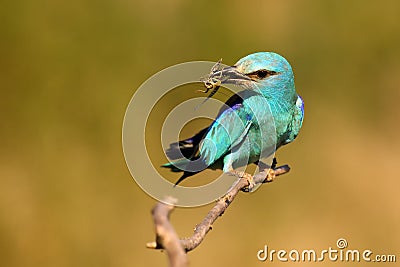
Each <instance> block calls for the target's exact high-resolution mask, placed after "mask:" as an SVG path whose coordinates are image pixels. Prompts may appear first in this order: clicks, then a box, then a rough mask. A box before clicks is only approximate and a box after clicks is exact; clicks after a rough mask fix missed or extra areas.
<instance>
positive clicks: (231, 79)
mask: <svg viewBox="0 0 400 267" xmlns="http://www.w3.org/2000/svg"><path fill="white" fill-rule="evenodd" d="M209 78H210V79H212V80H214V79H216V80H219V81H221V83H222V84H237V85H240V84H243V83H244V82H246V81H251V78H249V77H248V76H247V75H245V74H242V73H241V72H239V71H238V70H237V67H236V66H232V67H227V68H224V69H222V70H219V71H216V72H214V73H212V74H211V75H210V76H209Z"/></svg>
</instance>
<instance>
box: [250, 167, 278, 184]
mask: <svg viewBox="0 0 400 267" xmlns="http://www.w3.org/2000/svg"><path fill="white" fill-rule="evenodd" d="M275 177H276V173H275V171H274V170H273V169H264V170H263V171H261V172H259V173H257V174H256V175H254V183H256V184H262V183H270V182H272V181H274V179H275Z"/></svg>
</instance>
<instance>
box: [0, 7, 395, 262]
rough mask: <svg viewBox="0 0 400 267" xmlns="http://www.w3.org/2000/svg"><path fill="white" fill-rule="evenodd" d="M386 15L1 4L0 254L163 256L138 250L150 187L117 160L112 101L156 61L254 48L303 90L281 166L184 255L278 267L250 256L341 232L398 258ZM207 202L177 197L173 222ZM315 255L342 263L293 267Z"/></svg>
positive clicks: (119, 101)
mask: <svg viewBox="0 0 400 267" xmlns="http://www.w3.org/2000/svg"><path fill="white" fill-rule="evenodd" d="M399 13H400V2H398V1H386V0H382V1H311V0H310V1H251V2H249V1H197V2H195V3H190V2H189V1H183V0H171V1H153V0H148V1H142V2H138V1H127V0H116V1H92V0H84V1H76V0H70V1H59V0H55V1H29V0H26V1H3V2H2V3H0V29H1V41H0V46H1V50H0V58H1V61H0V81H1V97H0V103H1V105H0V118H1V131H0V135H1V138H0V142H1V143H0V145H1V150H0V177H1V186H0V257H1V262H2V266H165V265H166V263H167V262H166V255H165V253H161V252H159V251H153V250H148V249H146V248H145V243H146V242H148V241H153V240H154V232H153V225H152V220H151V216H150V209H151V208H152V206H153V205H154V203H155V200H153V199H152V198H150V197H149V196H147V195H146V194H145V193H144V192H143V191H141V190H140V188H139V187H138V186H137V185H136V183H135V182H134V181H133V179H132V178H131V176H130V174H129V172H128V170H127V167H126V166H125V162H124V158H123V153H122V145H121V128H122V121H123V117H124V112H125V108H126V107H127V105H128V103H129V100H130V98H131V97H132V95H133V93H134V92H135V90H136V89H137V88H138V87H139V86H140V84H141V83H143V82H144V81H145V80H146V79H147V78H149V77H150V76H151V75H152V74H154V73H156V72H158V71H160V70H162V69H163V68H165V67H168V66H171V65H174V64H177V63H182V62H185V61H193V60H209V61H215V60H218V59H220V58H223V62H224V63H225V64H234V63H235V62H236V61H237V60H238V59H239V58H241V57H243V56H245V55H247V54H250V53H252V52H256V51H275V52H278V53H280V54H282V55H283V56H285V57H286V58H287V59H288V60H289V62H290V63H291V64H292V67H293V69H294V72H295V77H296V87H297V90H298V92H299V93H300V94H301V95H302V96H303V98H304V100H305V103H306V115H305V121H304V125H303V129H302V132H301V134H300V135H299V137H298V139H297V140H296V141H295V143H293V144H291V145H289V146H287V147H285V148H283V149H281V150H280V151H279V152H278V155H277V156H278V161H279V162H280V163H282V164H283V163H288V164H290V165H291V167H292V171H291V173H290V174H288V175H285V176H283V177H281V178H279V180H277V181H275V182H274V183H272V184H269V185H266V186H263V187H262V188H261V189H259V190H258V191H257V192H256V193H254V194H244V193H242V194H240V195H239V197H238V199H237V200H236V201H235V202H234V203H233V205H232V206H231V207H230V208H229V211H228V212H227V213H226V214H225V215H224V216H223V217H221V218H220V219H219V220H218V221H217V222H216V223H215V225H214V228H213V230H212V231H211V232H210V233H209V235H208V236H207V238H206V240H205V241H204V242H203V243H202V244H201V245H200V247H198V248H197V249H196V250H195V251H193V252H190V253H189V259H190V263H191V266H262V265H265V264H268V265H273V266H289V265H291V264H293V263H279V262H274V263H271V262H265V263H261V262H259V261H258V260H257V258H256V253H257V251H258V250H259V249H262V248H263V246H264V245H268V246H269V247H270V248H271V249H286V250H291V249H298V250H302V249H311V248H312V249H315V250H322V249H327V248H328V247H330V246H331V247H334V248H335V247H336V245H335V244H336V240H337V239H338V238H340V237H343V238H346V239H347V241H348V243H349V248H350V249H360V250H364V249H370V250H372V251H373V252H374V253H376V254H379V253H381V254H396V255H397V258H398V260H397V261H399V260H400V259H399V257H400V247H399V244H400V228H399V225H400V212H399V210H400V198H399V195H398V188H399V186H400V181H399V171H398V164H399V162H400V153H399V152H400V141H399V139H398V132H399V130H400V123H399V122H400V109H399V104H398V101H399V99H400V90H399V86H400V75H399V74H400V16H399ZM193 131H194V130H193ZM154 138H155V139H157V138H159V136H157V135H154ZM209 208H210V206H205V207H201V208H195V209H177V210H175V211H174V213H173V215H172V222H173V224H174V225H175V227H176V229H177V231H178V233H179V235H180V236H188V235H190V234H191V232H192V229H193V227H194V226H195V225H196V223H198V222H199V221H200V220H201V218H202V217H203V216H204V215H205V214H206V212H207V211H208V209H209ZM359 264H360V263H358V265H357V264H351V263H348V265H349V266H353V265H354V266H356V265H357V266H359ZM314 265H315V266H317V265H318V266H322V265H324V266H338V265H341V263H338V262H336V263H332V262H329V261H326V262H324V263H304V264H302V266H314ZM391 266H394V265H393V264H392V265H391Z"/></svg>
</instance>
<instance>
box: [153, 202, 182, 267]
mask: <svg viewBox="0 0 400 267" xmlns="http://www.w3.org/2000/svg"><path fill="white" fill-rule="evenodd" d="M165 203H176V199H173V198H171V197H169V198H167V199H166V200H165ZM165 203H162V202H159V203H157V204H156V206H155V207H154V208H153V210H152V215H153V220H154V225H155V231H156V242H151V243H148V244H147V245H146V246H147V247H148V248H154V249H165V250H166V251H167V254H168V258H169V265H170V266H171V267H185V266H187V265H188V260H187V256H186V253H185V250H184V249H183V247H182V245H181V244H180V241H179V237H178V235H177V234H176V232H175V230H174V227H173V226H172V225H171V223H170V222H169V215H170V213H171V212H172V210H173V209H174V206H173V205H170V204H165Z"/></svg>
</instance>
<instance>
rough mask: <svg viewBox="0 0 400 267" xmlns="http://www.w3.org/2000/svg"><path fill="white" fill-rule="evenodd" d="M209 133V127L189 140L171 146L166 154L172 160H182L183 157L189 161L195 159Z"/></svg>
mask: <svg viewBox="0 0 400 267" xmlns="http://www.w3.org/2000/svg"><path fill="white" fill-rule="evenodd" d="M207 131H208V127H207V128H204V129H202V130H201V131H199V132H198V133H197V134H195V135H194V136H192V137H190V138H188V139H185V140H181V141H179V142H175V143H172V144H170V145H169V148H168V149H167V150H166V151H165V154H166V155H167V156H168V158H169V159H170V160H177V159H181V158H182V156H183V157H185V158H188V159H191V158H193V157H194V156H195V155H196V154H197V152H198V147H199V144H200V142H201V140H202V139H203V138H204V136H205V134H206V133H207Z"/></svg>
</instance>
